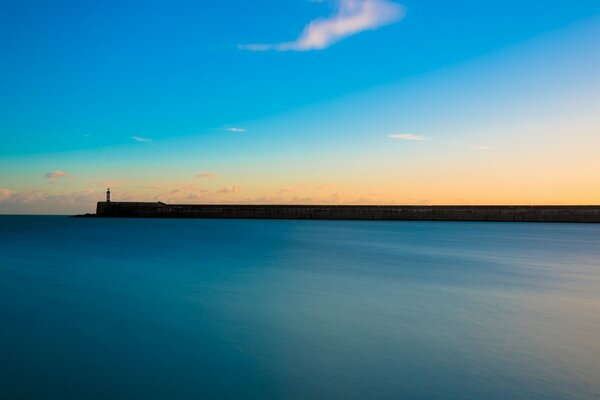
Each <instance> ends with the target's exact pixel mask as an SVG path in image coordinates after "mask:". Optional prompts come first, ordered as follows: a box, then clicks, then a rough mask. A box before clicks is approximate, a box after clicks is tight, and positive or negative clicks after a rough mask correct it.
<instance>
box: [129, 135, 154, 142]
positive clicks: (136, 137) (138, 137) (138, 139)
mask: <svg viewBox="0 0 600 400" xmlns="http://www.w3.org/2000/svg"><path fill="white" fill-rule="evenodd" d="M131 138H132V139H133V140H135V141H136V142H138V143H150V142H151V141H152V139H148V138H145V137H141V136H132V137H131Z"/></svg>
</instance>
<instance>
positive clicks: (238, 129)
mask: <svg viewBox="0 0 600 400" xmlns="http://www.w3.org/2000/svg"><path fill="white" fill-rule="evenodd" d="M225 129H226V130H227V132H233V133H244V132H246V129H245V128H225Z"/></svg>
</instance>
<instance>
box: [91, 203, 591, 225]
mask: <svg viewBox="0 0 600 400" xmlns="http://www.w3.org/2000/svg"><path fill="white" fill-rule="evenodd" d="M96 216H97V217H120V218H240V219H243V218H246V219H333V220H405V221H489V222H492V221H496V222H581V223H600V206H401V205H398V206H387V205H386V206H374V205H360V206H356V205H241V204H240V205H228V204H227V205H225V204H202V205H186V204H165V203H161V202H153V203H150V202H148V203H143V202H104V201H102V202H98V205H97V208H96Z"/></svg>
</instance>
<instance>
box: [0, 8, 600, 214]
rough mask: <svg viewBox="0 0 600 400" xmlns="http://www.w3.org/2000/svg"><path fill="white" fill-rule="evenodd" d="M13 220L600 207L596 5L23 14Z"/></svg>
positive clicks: (2, 200) (5, 77)
mask: <svg viewBox="0 0 600 400" xmlns="http://www.w3.org/2000/svg"><path fill="white" fill-rule="evenodd" d="M0 54H1V61H2V62H0V88H1V90H0V213H11V214H73V213H82V212H93V211H94V210H95V203H96V202H97V201H101V200H103V199H104V196H105V195H104V193H105V191H106V189H107V188H108V187H110V188H111V191H112V197H113V201H134V200H135V201H157V200H160V201H163V202H166V203H252V204H432V205H434V204H600V1H598V0H577V1H572V0H569V1H567V0H554V1H552V2H548V1H539V0H519V1H516V0H504V1H495V0H489V1H480V0H454V1H447V0H406V1H392V0H331V1H327V0H312V1H311V0H278V1H275V0H262V1H260V2H258V1H257V2H255V1H248V0H245V1H243V0H220V1H218V2H207V1H187V0H173V1H169V2H164V1H153V0H144V1H141V0H140V1H130V0H119V1H116V0H115V1H110V0H107V1H96V2H81V1H71V0H61V1H55V2H48V1H41V0H28V1H23V0H19V1H16V0H7V1H4V2H3V7H2V10H0Z"/></svg>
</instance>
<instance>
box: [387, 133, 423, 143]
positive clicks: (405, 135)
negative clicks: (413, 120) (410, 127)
mask: <svg viewBox="0 0 600 400" xmlns="http://www.w3.org/2000/svg"><path fill="white" fill-rule="evenodd" d="M388 137H389V138H390V139H398V140H412V141H417V142H422V141H425V140H431V139H429V138H428V137H426V136H421V135H413V134H412V133H393V134H391V135H388Z"/></svg>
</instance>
